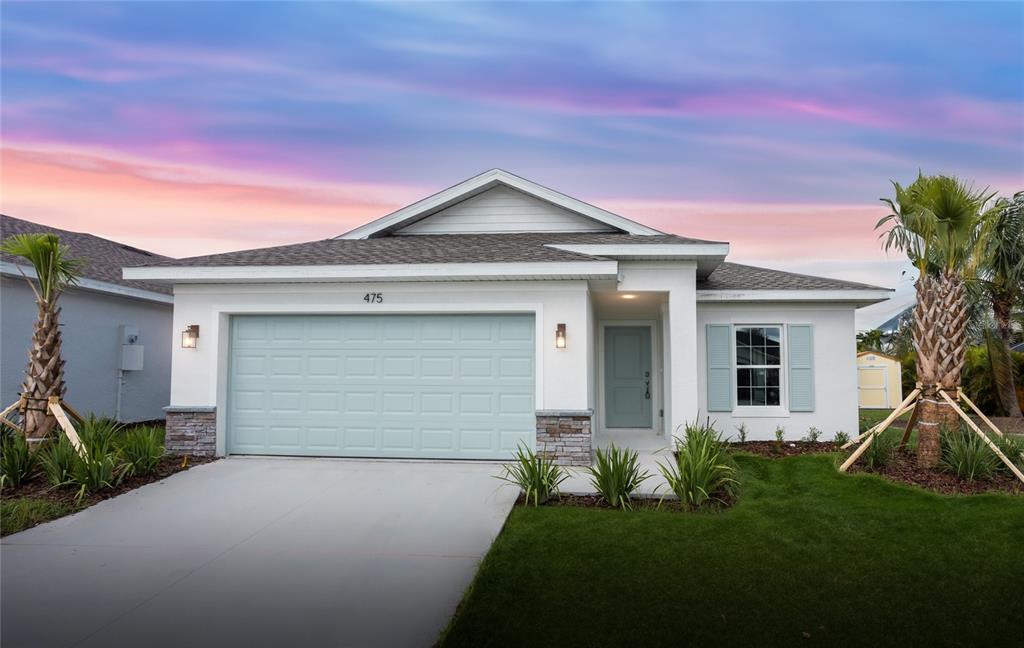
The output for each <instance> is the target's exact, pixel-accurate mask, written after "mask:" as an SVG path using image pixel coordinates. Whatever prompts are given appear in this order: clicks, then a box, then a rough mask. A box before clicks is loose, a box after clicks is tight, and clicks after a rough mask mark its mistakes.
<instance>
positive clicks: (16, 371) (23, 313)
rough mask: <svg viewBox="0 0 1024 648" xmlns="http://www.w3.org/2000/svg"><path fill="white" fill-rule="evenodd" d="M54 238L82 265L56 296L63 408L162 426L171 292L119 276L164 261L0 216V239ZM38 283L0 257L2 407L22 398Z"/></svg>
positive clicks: (19, 262) (28, 269)
mask: <svg viewBox="0 0 1024 648" xmlns="http://www.w3.org/2000/svg"><path fill="white" fill-rule="evenodd" d="M40 233H51V234H56V235H57V236H58V237H59V238H60V240H61V242H62V243H64V244H66V245H67V246H68V247H69V248H70V250H71V256H73V257H75V258H78V259H80V260H81V261H82V262H83V263H84V267H83V268H82V272H81V279H80V280H79V281H78V283H77V285H75V286H73V287H71V288H69V289H68V290H66V291H65V292H64V294H63V295H61V298H60V308H61V315H60V321H61V338H62V342H63V344H62V357H63V358H64V362H65V365H64V378H65V381H66V383H67V401H68V403H69V404H70V405H71V406H72V407H74V408H75V409H77V410H78V411H80V412H82V413H83V414H84V413H93V414H96V415H98V416H109V417H111V418H116V419H118V420H120V421H122V422H126V423H128V422H138V421H150V420H155V419H162V418H163V417H164V412H163V408H164V406H166V405H167V399H168V398H169V397H170V392H171V344H170V337H171V314H172V303H173V301H174V298H173V297H172V295H171V289H170V286H168V285H166V284H150V283H146V282H139V281H130V280H126V279H124V278H123V277H122V276H121V274H122V272H121V268H122V266H125V265H130V264H134V263H147V262H151V261H166V260H168V257H164V256H160V255H158V254H154V253H152V252H147V251H145V250H140V249H138V248H135V247H131V246H129V245H124V244H122V243H118V242H117V241H111V240H109V239H105V238H101V237H99V236H94V235H92V234H87V233H83V232H71V231H67V230H62V229H57V228H55V227H49V226H47V225H43V224H40V223H33V222H31V221H27V220H23V219H20V218H14V217H12V216H6V215H2V216H0V238H7V237H8V236H11V235H14V234H40ZM26 277H33V278H34V277H35V271H34V270H33V269H32V266H31V265H30V264H29V263H28V262H26V261H25V260H24V259H21V258H18V257H14V256H11V255H7V254H0V402H2V404H0V407H5V406H7V405H9V404H11V403H13V402H15V401H16V400H18V397H19V395H20V394H21V385H22V381H23V380H24V378H25V365H26V363H27V362H28V349H29V345H30V344H31V343H32V327H33V325H34V323H35V319H36V313H37V309H36V304H35V295H34V294H33V292H32V289H31V288H29V286H28V284H27V283H26V281H25V278H26Z"/></svg>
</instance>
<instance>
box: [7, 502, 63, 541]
mask: <svg viewBox="0 0 1024 648" xmlns="http://www.w3.org/2000/svg"><path fill="white" fill-rule="evenodd" d="M76 510H77V507H75V506H72V505H70V504H63V503H59V502H50V501H47V500H44V499H34V498H31V497H7V498H4V499H3V500H2V501H0V529H2V530H3V535H10V534H12V533H17V532H18V531H22V530H24V529H27V528H29V527H31V526H35V525H37V524H41V523H43V522H47V521H49V520H55V519H57V518H59V517H64V516H65V515H68V514H70V513H74V512H75V511H76Z"/></svg>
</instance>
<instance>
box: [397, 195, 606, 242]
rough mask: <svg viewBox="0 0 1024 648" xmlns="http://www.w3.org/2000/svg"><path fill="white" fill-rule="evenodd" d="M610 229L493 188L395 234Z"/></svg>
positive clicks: (535, 200) (567, 212)
mask: <svg viewBox="0 0 1024 648" xmlns="http://www.w3.org/2000/svg"><path fill="white" fill-rule="evenodd" d="M611 231H614V230H613V228H612V227H610V226H608V225H605V224H604V223H599V222H597V221H595V220H592V219H590V218H587V217H586V216H580V215H579V214H576V213H573V212H571V211H569V210H568V209H562V208H561V207H558V206H556V205H552V204H551V203H548V202H545V201H543V200H540V199H539V198H534V197H533V196H529V195H527V194H525V193H523V192H521V191H516V190H515V189H510V188H508V187H495V188H493V189H488V190H487V191H485V192H483V193H481V194H478V195H476V196H473V197H472V198H467V199H466V200H464V201H462V202H460V203H457V204H455V205H452V206H451V207H448V208H447V209H443V210H441V211H439V212H437V213H436V214H434V215H432V216H428V217H426V218H424V219H423V220H421V221H417V222H415V223H413V224H412V225H408V226H406V227H403V228H402V229H400V230H398V231H397V232H396V234H399V235H406V234H410V235H411V234H500V233H508V232H611Z"/></svg>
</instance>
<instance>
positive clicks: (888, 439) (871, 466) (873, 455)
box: [864, 430, 899, 470]
mask: <svg viewBox="0 0 1024 648" xmlns="http://www.w3.org/2000/svg"><path fill="white" fill-rule="evenodd" d="M898 442H899V440H898V439H897V438H896V437H895V436H893V434H892V433H890V432H889V431H888V430H887V431H885V432H882V433H881V434H876V435H875V440H874V441H872V442H871V445H869V446H868V449H867V450H865V451H864V465H866V466H867V467H868V470H876V469H878V468H882V467H883V466H886V465H888V464H889V462H890V461H892V458H893V455H894V454H895V452H896V444H897V443H898Z"/></svg>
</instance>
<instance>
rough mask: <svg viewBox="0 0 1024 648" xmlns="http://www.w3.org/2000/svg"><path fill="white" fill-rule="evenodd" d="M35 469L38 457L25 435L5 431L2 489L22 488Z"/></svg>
mask: <svg viewBox="0 0 1024 648" xmlns="http://www.w3.org/2000/svg"><path fill="white" fill-rule="evenodd" d="M3 427H5V428H6V427H7V426H6V425H5V426H3ZM35 469H36V455H35V453H33V452H32V450H31V449H30V448H29V447H28V441H26V440H25V435H23V434H21V433H20V432H18V431H17V430H10V429H7V430H4V431H3V432H2V434H0V487H2V486H10V487H12V488H17V487H18V486H21V483H22V482H23V481H25V480H26V479H28V478H29V477H31V476H32V473H33V472H34V471H35Z"/></svg>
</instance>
